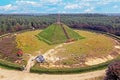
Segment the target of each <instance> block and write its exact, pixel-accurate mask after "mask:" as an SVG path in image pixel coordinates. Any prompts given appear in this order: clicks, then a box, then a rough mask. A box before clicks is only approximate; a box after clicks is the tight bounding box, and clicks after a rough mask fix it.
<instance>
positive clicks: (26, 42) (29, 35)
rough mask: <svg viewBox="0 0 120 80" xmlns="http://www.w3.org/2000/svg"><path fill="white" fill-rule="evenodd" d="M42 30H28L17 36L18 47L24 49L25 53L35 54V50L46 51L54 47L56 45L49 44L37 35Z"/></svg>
mask: <svg viewBox="0 0 120 80" xmlns="http://www.w3.org/2000/svg"><path fill="white" fill-rule="evenodd" d="M39 32H41V30H36V31H28V32H24V33H20V34H18V35H17V36H16V42H17V44H18V45H17V47H18V48H20V49H22V50H23V52H24V53H30V54H33V55H34V54H35V53H34V52H35V51H41V52H42V53H44V52H45V51H47V50H49V49H51V48H53V47H54V46H56V45H48V44H46V43H45V42H43V41H40V40H39V39H38V38H37V37H36V36H35V35H37V34H38V33H39Z"/></svg>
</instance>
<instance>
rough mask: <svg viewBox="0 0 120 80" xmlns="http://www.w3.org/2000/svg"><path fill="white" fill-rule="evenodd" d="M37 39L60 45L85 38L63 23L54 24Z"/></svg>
mask: <svg viewBox="0 0 120 80" xmlns="http://www.w3.org/2000/svg"><path fill="white" fill-rule="evenodd" d="M37 37H38V38H39V39H40V40H43V41H45V42H46V43H48V44H58V43H64V42H67V41H70V40H79V39H83V38H84V37H82V36H80V35H79V34H78V33H77V32H75V31H73V30H72V29H71V28H69V27H68V26H67V25H65V24H63V23H54V24H52V25H50V26H48V27H47V28H46V29H44V30H43V31H42V32H40V33H39V34H38V35H37Z"/></svg>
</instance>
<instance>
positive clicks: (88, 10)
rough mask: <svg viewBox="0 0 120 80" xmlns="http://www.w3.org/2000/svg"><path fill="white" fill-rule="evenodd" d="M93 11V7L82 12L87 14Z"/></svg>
mask: <svg viewBox="0 0 120 80" xmlns="http://www.w3.org/2000/svg"><path fill="white" fill-rule="evenodd" d="M93 10H94V8H93V7H90V8H88V9H86V10H84V12H87V13H89V12H92V11H93Z"/></svg>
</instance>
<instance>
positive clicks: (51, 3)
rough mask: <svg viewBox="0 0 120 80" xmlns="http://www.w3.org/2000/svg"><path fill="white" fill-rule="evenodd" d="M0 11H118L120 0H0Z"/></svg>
mask: <svg viewBox="0 0 120 80" xmlns="http://www.w3.org/2000/svg"><path fill="white" fill-rule="evenodd" d="M0 13H3V14H4V13H5V14H12V13H18V14H20V13H120V0H0Z"/></svg>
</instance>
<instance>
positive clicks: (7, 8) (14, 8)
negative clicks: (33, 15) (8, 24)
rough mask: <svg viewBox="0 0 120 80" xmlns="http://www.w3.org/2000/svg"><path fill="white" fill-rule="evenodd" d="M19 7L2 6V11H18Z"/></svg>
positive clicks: (0, 7) (0, 8)
mask: <svg viewBox="0 0 120 80" xmlns="http://www.w3.org/2000/svg"><path fill="white" fill-rule="evenodd" d="M16 9H17V6H13V5H12V4H8V5H4V6H0V10H4V11H8V10H16Z"/></svg>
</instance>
